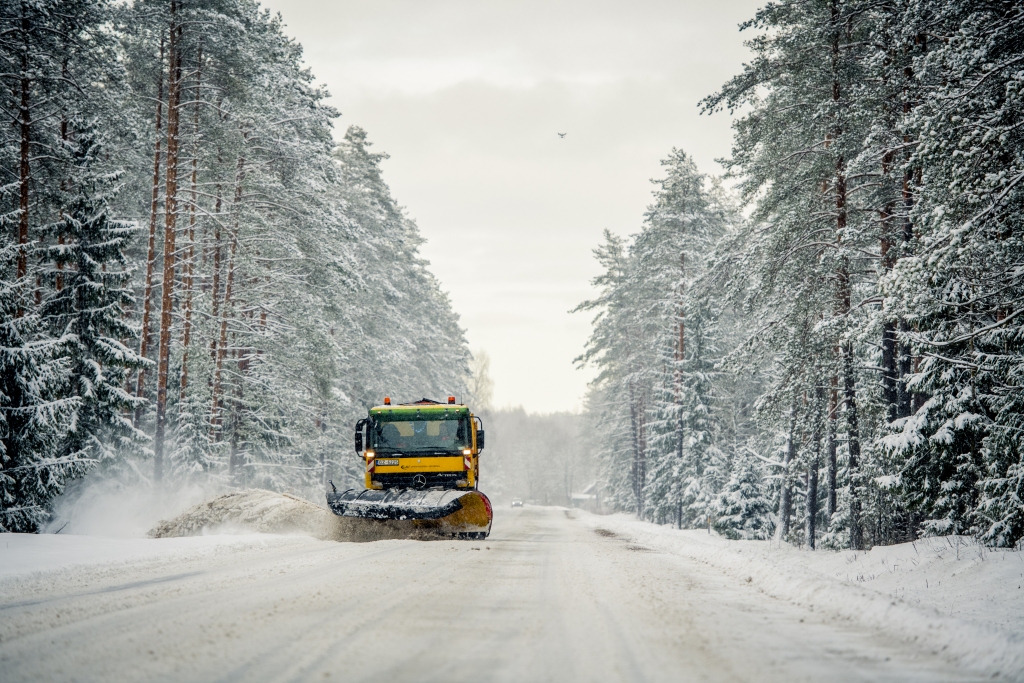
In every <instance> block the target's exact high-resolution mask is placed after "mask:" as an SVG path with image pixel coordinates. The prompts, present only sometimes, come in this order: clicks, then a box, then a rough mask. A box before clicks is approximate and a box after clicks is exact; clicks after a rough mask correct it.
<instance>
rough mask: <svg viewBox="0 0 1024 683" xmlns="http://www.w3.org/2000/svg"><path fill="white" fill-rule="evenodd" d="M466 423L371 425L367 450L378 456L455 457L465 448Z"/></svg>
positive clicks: (467, 442)
mask: <svg viewBox="0 0 1024 683" xmlns="http://www.w3.org/2000/svg"><path fill="white" fill-rule="evenodd" d="M467 426H468V423H467V421H466V420H464V419H462V420H410V421H396V422H373V423H372V426H371V428H370V446H371V448H373V449H374V450H375V451H377V452H378V453H457V452H459V451H461V450H462V449H463V448H469V430H468V429H467Z"/></svg>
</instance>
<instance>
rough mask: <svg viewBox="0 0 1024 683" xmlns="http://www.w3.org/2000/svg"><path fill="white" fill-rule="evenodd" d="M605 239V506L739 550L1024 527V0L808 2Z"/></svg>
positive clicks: (761, 43)
mask: <svg viewBox="0 0 1024 683" xmlns="http://www.w3.org/2000/svg"><path fill="white" fill-rule="evenodd" d="M741 29H742V30H745V31H747V32H749V33H750V34H752V37H751V38H749V39H748V43H747V45H748V47H749V48H750V50H751V52H752V59H751V60H750V61H749V63H747V64H746V65H745V67H744V68H743V70H742V72H741V73H739V74H738V75H736V76H735V77H733V78H732V79H731V80H729V81H728V82H727V83H725V84H724V85H723V86H722V87H721V89H720V90H719V91H718V92H716V93H713V94H711V95H710V96H708V97H707V98H706V99H704V100H703V101H702V102H701V105H700V106H701V107H702V110H703V112H704V113H705V114H707V115H718V116H721V115H724V114H723V113H722V112H725V113H731V114H733V115H734V124H733V129H734V138H733V149H732V154H731V156H730V157H729V158H727V159H724V160H723V161H722V163H723V164H724V166H725V168H726V170H727V173H726V177H725V178H723V179H718V178H713V177H710V176H708V175H705V174H702V173H701V172H700V171H699V170H698V169H697V168H696V166H695V164H694V163H693V161H692V160H691V158H690V157H689V156H688V155H687V154H686V153H685V152H683V151H680V150H672V152H671V153H670V154H669V155H668V157H667V158H666V159H665V160H664V162H663V166H664V174H663V178H662V179H660V180H658V181H657V182H656V188H655V192H654V201H653V202H652V203H651V205H650V207H649V210H648V212H647V214H646V217H645V220H644V223H643V225H642V227H641V229H640V231H639V232H638V233H636V234H635V235H633V236H631V237H630V238H629V239H623V238H621V237H618V236H616V235H615V234H613V233H611V232H608V233H606V236H605V241H604V243H602V244H601V245H600V246H599V247H598V248H597V249H596V250H595V252H594V253H595V256H596V258H597V259H598V261H599V263H600V266H601V271H602V275H601V276H600V277H598V278H597V279H596V280H595V281H594V285H595V286H596V287H597V288H598V290H599V295H598V296H596V297H595V298H593V299H592V300H590V301H586V302H584V303H582V304H581V305H580V306H579V308H578V309H577V310H578V311H581V312H589V315H591V316H592V319H593V330H592V334H591V337H590V340H589V343H588V345H587V347H586V349H585V352H584V353H583V354H582V355H581V356H580V358H579V359H578V362H579V363H581V364H587V365H591V366H593V367H595V368H596V369H597V370H598V372H599V375H598V378H597V380H596V381H595V382H594V383H593V384H592V387H591V390H590V393H589V395H588V398H587V408H586V414H585V419H586V421H587V424H588V427H587V428H586V430H585V432H586V433H588V434H590V441H589V445H588V450H589V452H591V453H592V454H594V456H595V457H597V458H599V459H600V463H601V471H602V472H603V475H602V477H603V485H604V486H605V487H606V488H607V490H608V492H609V493H608V502H609V503H611V504H612V505H614V506H615V507H616V508H617V509H620V510H630V511H635V513H636V514H637V515H639V516H641V517H642V518H646V519H648V520H651V521H655V522H658V523H662V524H673V525H677V526H679V527H689V528H704V527H707V528H708V530H709V531H710V530H712V529H714V530H716V531H717V532H719V533H721V534H723V535H726V536H729V537H731V538H736V539H741V538H749V539H768V538H776V539H781V540H785V541H788V542H791V543H795V544H800V545H804V546H805V547H810V548H811V549H813V548H815V547H829V548H853V549H862V548H868V547H871V546H874V545H884V544H892V543H902V542H906V541H911V540H914V539H916V538H918V537H920V536H922V535H931V534H935V535H947V534H963V535H974V536H976V537H977V538H978V539H979V540H980V541H982V542H984V543H986V544H988V545H991V546H998V547H1013V546H1016V545H1018V544H1020V542H1021V539H1022V537H1024V324H1022V321H1024V317H1021V315H1020V314H1021V312H1022V311H1024V243H1022V239H1024V218H1022V216H1024V5H1022V4H1021V3H1019V2H1014V1H1013V0H951V1H942V2H940V1H938V0H895V1H892V2H862V1H860V0H790V1H780V2H771V3H767V4H766V5H764V6H763V7H762V8H761V9H760V10H759V11H758V12H757V13H756V16H754V17H753V18H752V19H750V20H749V21H748V22H747V23H746V24H744V25H743V26H742V27H741Z"/></svg>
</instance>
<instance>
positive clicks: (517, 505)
mask: <svg viewBox="0 0 1024 683" xmlns="http://www.w3.org/2000/svg"><path fill="white" fill-rule="evenodd" d="M512 507H514V508H521V507H523V501H521V500H519V499H518V498H516V499H515V500H513V501H512Z"/></svg>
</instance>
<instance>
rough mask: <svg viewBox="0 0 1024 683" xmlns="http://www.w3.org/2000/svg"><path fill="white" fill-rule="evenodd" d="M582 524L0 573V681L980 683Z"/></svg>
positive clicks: (167, 555)
mask: <svg viewBox="0 0 1024 683" xmlns="http://www.w3.org/2000/svg"><path fill="white" fill-rule="evenodd" d="M588 521H591V520H586V519H580V518H577V516H576V514H575V513H571V512H569V511H566V510H563V509H558V508H542V507H526V508H522V509H513V510H508V509H501V510H498V511H497V515H496V520H495V525H494V530H493V534H492V536H491V537H490V538H489V539H488V540H486V541H472V542H467V541H434V542H422V541H405V540H403V541H379V542H375V543H334V542H328V541H317V540H313V539H310V538H305V537H300V536H257V535H248V536H240V537H221V538H220V539H219V540H214V541H211V540H210V539H211V538H216V537H205V538H193V539H164V540H145V541H143V540H138V541H133V543H135V544H151V545H152V547H153V548H154V550H153V551H152V552H151V553H149V554H146V553H145V552H142V553H141V554H140V553H139V552H133V553H129V554H126V555H124V556H123V557H121V558H120V559H117V560H114V561H99V560H96V559H95V558H92V559H90V560H89V562H90V563H89V564H83V565H78V566H77V567H75V568H74V569H69V568H67V567H64V568H60V567H55V566H54V565H53V563H52V562H51V563H50V564H47V563H46V562H43V563H42V564H41V565H40V566H41V567H43V568H45V569H46V571H43V572H38V573H32V574H27V573H14V574H10V573H8V576H7V577H6V578H0V673H2V675H0V678H2V680H3V681H4V683H13V682H15V681H72V680H74V681H323V680H342V681H388V682H399V681H412V682H416V683H420V682H426V681H444V682H446V683H452V682H460V681H467V682H468V681H472V682H474V683H478V682H483V681H515V682H516V683H533V682H539V681H557V682H558V683H568V682H570V681H674V682H679V681H787V682H791V681H812V680H814V681H821V680H827V681H830V682H835V681H968V680H982V677H981V676H980V675H977V674H972V673H970V672H966V671H961V670H959V669H958V668H957V666H956V664H955V663H954V662H951V661H949V660H946V659H944V658H943V657H942V656H941V654H935V653H934V652H932V651H930V648H925V647H923V646H913V645H909V644H905V643H902V642H900V641H898V640H897V639H894V638H892V637H891V636H888V635H885V634H883V633H881V632H877V631H874V630H872V629H870V628H868V627H865V626H861V625H858V623H857V622H855V621H852V620H847V619H837V618H835V617H831V616H829V615H828V614H827V613H826V612H823V611H820V610H818V611H811V610H810V609H807V608H803V607H799V606H796V605H794V604H792V603H790V602H786V601H783V600H779V599H776V598H772V597H769V596H768V595H766V594H765V593H763V592H761V591H760V590H758V589H757V587H756V585H755V584H751V583H748V582H747V581H745V580H742V579H739V578H737V577H735V576H733V575H730V574H725V573H723V572H722V571H721V570H718V569H715V568H713V567H712V566H710V565H707V564H704V563H701V562H697V561H695V560H693V559H688V558H686V557H684V556H682V555H679V554H675V553H671V552H665V551H664V550H660V549H658V548H656V547H652V545H643V544H642V541H640V540H637V539H634V538H630V537H629V536H628V535H626V534H624V533H622V532H621V530H620V531H609V530H608V529H604V528H601V527H599V526H595V525H594V524H593V523H588ZM51 538H52V537H51ZM161 544H164V545H161ZM135 547H137V546H133V548H135ZM145 547H150V546H145ZM168 548H173V549H174V550H173V552H168V551H167V549H168ZM0 557H3V556H2V555H0ZM7 557H11V554H10V553H9V554H8V556H7ZM83 561H85V560H83ZM986 678H987V677H986Z"/></svg>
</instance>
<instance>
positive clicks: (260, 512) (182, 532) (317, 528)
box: [149, 489, 363, 541]
mask: <svg viewBox="0 0 1024 683" xmlns="http://www.w3.org/2000/svg"><path fill="white" fill-rule="evenodd" d="M347 522H348V520H343V519H342V518H340V517H338V516H336V515H334V514H333V513H332V512H331V511H330V510H328V509H327V508H323V507H320V506H319V505H314V504H313V503H310V502H309V501H307V500H302V499H301V498H296V497H295V496H290V495H288V494H287V493H274V492H273V491H264V490H262V489H249V490H246V491H235V492H232V493H225V494H224V495H221V496H217V497H216V498H211V499H210V500H207V501H205V502H203V503H200V504H198V505H194V506H192V507H190V508H189V509H188V510H185V512H183V513H181V514H180V515H178V516H177V517H175V518H174V519H169V520H164V521H161V522H160V523H158V524H157V525H156V526H155V527H154V528H153V529H152V530H150V532H149V535H150V537H152V538H173V537H176V536H200V535H203V534H209V533H235V532H247V531H256V532H260V533H272V534H288V533H300V534H308V535H310V536H313V537H314V538H319V539H323V540H327V541H348V540H363V539H361V538H356V536H357V534H356V533H355V530H354V529H352V528H351V524H350V523H347Z"/></svg>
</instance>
